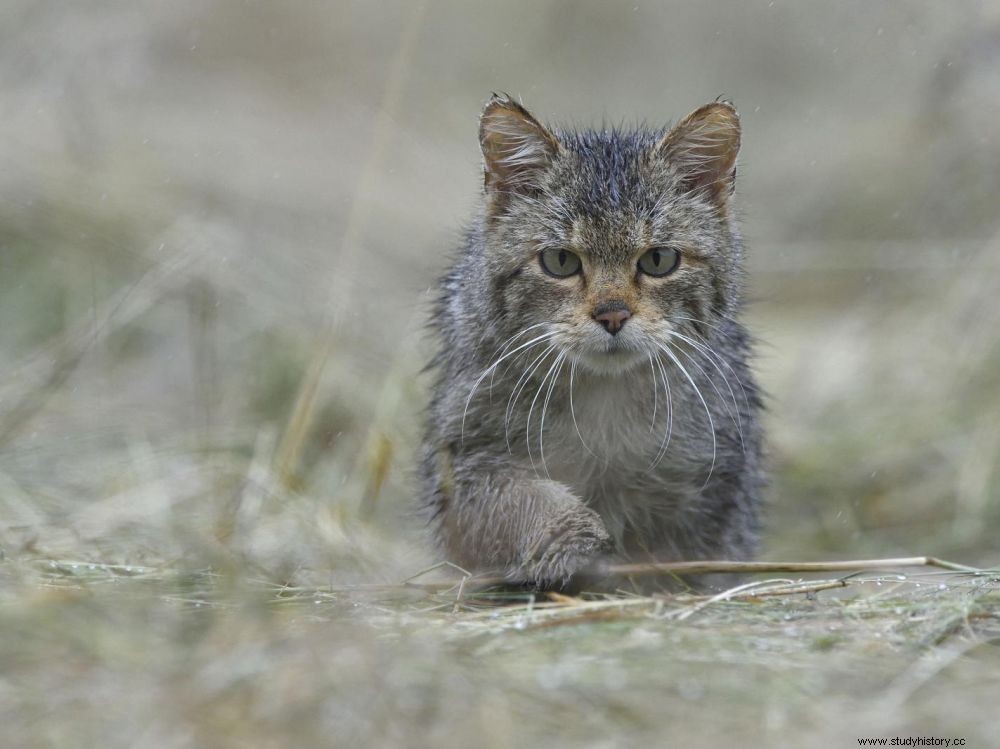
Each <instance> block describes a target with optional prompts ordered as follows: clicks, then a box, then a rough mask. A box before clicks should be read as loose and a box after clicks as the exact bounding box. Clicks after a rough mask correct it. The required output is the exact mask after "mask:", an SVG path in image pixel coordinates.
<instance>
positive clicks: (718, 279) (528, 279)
mask: <svg viewBox="0 0 1000 749" xmlns="http://www.w3.org/2000/svg"><path fill="white" fill-rule="evenodd" d="M479 135H480V144H481V147H482V151H483V158H484V172H485V197H486V213H485V216H486V218H485V224H484V228H483V232H484V240H485V253H484V256H483V257H482V258H481V262H483V263H485V265H486V270H487V272H488V274H489V276H490V278H491V280H492V282H493V285H494V288H495V289H496V290H497V293H498V295H499V303H500V304H501V306H502V308H503V309H502V315H501V317H502V319H503V321H504V322H503V327H504V331H505V332H506V333H507V335H513V334H516V333H518V331H519V330H524V331H526V332H525V333H524V334H523V335H524V336H526V337H525V338H524V339H523V340H528V339H529V338H531V337H534V336H536V335H542V334H545V335H546V336H547V337H546V339H545V341H546V342H547V343H550V344H555V345H556V346H557V347H558V350H559V351H561V352H565V353H566V354H567V356H568V357H571V358H572V360H573V361H576V362H579V363H580V365H581V366H582V367H584V368H585V369H587V370H590V371H592V372H595V373H601V374H616V373H620V372H623V371H626V370H628V369H630V368H632V367H634V366H638V365H640V364H643V363H646V362H647V361H648V360H649V358H650V355H653V356H654V357H657V358H658V355H659V354H660V353H661V352H662V348H663V347H664V346H667V347H669V346H671V344H672V343H676V342H677V341H678V339H677V337H676V336H677V335H686V336H689V337H690V336H691V334H692V333H693V334H696V335H704V334H706V332H707V331H708V330H711V329H712V328H713V326H717V325H718V324H719V323H720V322H721V320H722V319H723V318H724V317H725V316H727V314H730V313H731V311H732V309H733V307H734V306H735V305H736V304H737V302H738V295H739V288H740V274H741V270H740V265H741V250H740V242H739V239H738V237H737V235H736V234H735V230H734V229H733V227H732V221H731V218H730V206H729V198H730V195H731V193H732V190H733V181H734V179H735V165H736V155H737V153H738V151H739V146H740V123H739V116H738V115H737V113H736V110H735V109H734V108H733V106H732V105H731V104H729V103H727V102H722V101H719V102H714V103H711V104H707V105H705V106H703V107H701V108H699V109H697V110H695V111H694V112H692V113H691V114H689V115H688V116H687V117H685V118H684V119H683V120H681V122H680V123H678V124H677V125H676V126H675V127H673V128H672V129H669V130H666V129H663V130H657V131H652V130H646V129H642V128H639V129H636V130H631V131H626V130H620V129H605V130H596V131H579V132H576V131H551V130H549V129H547V128H546V127H544V126H543V125H542V124H541V123H540V122H538V120H536V119H535V118H534V117H533V116H532V115H531V114H530V113H529V112H528V111H527V110H526V109H524V108H523V107H522V106H520V105H519V104H517V103H516V102H514V101H512V100H511V99H510V98H508V97H500V96H494V97H493V99H491V100H490V102H489V103H488V104H487V105H486V108H485V109H484V111H483V114H482V118H481V121H480V131H479ZM529 326H535V327H533V328H529ZM671 336H673V338H671Z"/></svg>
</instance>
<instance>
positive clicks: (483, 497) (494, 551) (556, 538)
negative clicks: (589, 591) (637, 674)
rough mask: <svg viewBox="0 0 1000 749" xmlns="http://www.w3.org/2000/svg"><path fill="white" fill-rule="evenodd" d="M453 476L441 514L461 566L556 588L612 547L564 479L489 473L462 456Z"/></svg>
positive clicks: (508, 469) (499, 470)
mask: <svg viewBox="0 0 1000 749" xmlns="http://www.w3.org/2000/svg"><path fill="white" fill-rule="evenodd" d="M475 463H480V461H475ZM450 478H451V481H448V482H446V486H444V487H443V489H442V490H443V491H446V492H447V496H442V497H441V498H440V499H441V500H442V503H441V504H440V505H439V507H440V512H439V518H438V519H439V522H440V530H441V536H442V540H443V542H444V546H445V548H446V550H447V552H448V555H449V558H451V559H452V560H453V561H455V562H456V563H458V564H461V565H463V566H469V567H472V568H473V569H476V570H492V571H496V572H500V573H501V574H503V575H504V576H505V577H506V578H507V579H508V580H510V581H511V582H517V583H528V584H532V585H536V586H538V587H540V588H552V587H561V586H564V585H566V584H567V583H568V582H569V580H570V578H571V577H572V576H573V574H574V573H576V572H577V571H580V570H582V569H583V568H584V567H586V566H587V565H588V564H589V563H591V562H594V561H596V560H597V559H598V558H599V557H600V556H601V554H602V553H604V552H607V551H610V548H611V539H610V537H609V535H608V532H607V530H606V529H605V527H604V523H603V522H602V521H601V518H600V517H599V516H598V515H597V513H596V512H594V511H593V510H591V509H589V508H587V507H586V506H585V505H584V504H583V502H581V501H580V499H579V498H578V497H576V496H575V495H574V494H573V493H572V492H571V491H570V490H569V489H568V488H567V487H566V486H565V485H563V484H561V483H559V482H556V481H550V480H546V479H540V478H537V477H535V476H533V475H530V474H528V473H526V472H525V471H523V470H522V469H519V468H516V467H513V466H504V467H499V466H496V465H491V466H489V467H488V468H486V469H485V470H484V466H482V465H481V464H480V465H464V466H463V465H462V464H461V463H460V462H459V461H456V464H455V466H454V470H453V472H452V475H451V476H450Z"/></svg>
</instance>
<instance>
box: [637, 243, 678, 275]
mask: <svg viewBox="0 0 1000 749" xmlns="http://www.w3.org/2000/svg"><path fill="white" fill-rule="evenodd" d="M680 262H681V253H679V252H678V251H677V250H671V249H670V248H668V247H654V248H653V249H651V250H649V251H648V252H645V253H643V255H642V257H640V258H639V270H641V271H642V272H643V273H645V274H646V275H647V276H657V277H661V276H666V275H669V274H671V273H673V272H674V271H675V270H677V266H678V265H680Z"/></svg>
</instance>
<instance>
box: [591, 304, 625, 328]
mask: <svg viewBox="0 0 1000 749" xmlns="http://www.w3.org/2000/svg"><path fill="white" fill-rule="evenodd" d="M630 317H632V312H631V311H630V310H629V308H628V307H627V306H626V305H625V303H624V302H605V303H603V304H599V305H597V308H596V309H595V310H594V319H595V320H597V322H599V323H600V324H601V325H603V326H604V329H605V330H606V331H608V332H609V333H610V334H611V335H615V334H616V333H617V332H618V331H619V330H621V329H622V326H623V325H625V321H626V320H628V319H629V318H630Z"/></svg>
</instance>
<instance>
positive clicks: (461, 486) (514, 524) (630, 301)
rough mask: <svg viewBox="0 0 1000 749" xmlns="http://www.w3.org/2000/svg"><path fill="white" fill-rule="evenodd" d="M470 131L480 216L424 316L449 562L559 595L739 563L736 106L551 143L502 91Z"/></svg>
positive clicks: (742, 433) (435, 466)
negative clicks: (480, 175)
mask: <svg viewBox="0 0 1000 749" xmlns="http://www.w3.org/2000/svg"><path fill="white" fill-rule="evenodd" d="M479 140H480V146H481V149H482V154H483V161H484V189H483V200H482V205H481V209H480V210H479V212H478V214H477V215H476V217H475V219H474V221H473V223H472V225H471V228H469V230H468V231H467V234H466V237H465V241H464V244H463V246H462V247H461V249H460V251H459V252H458V254H457V256H456V257H455V259H454V263H453V265H452V267H451V269H450V270H449V271H448V273H447V274H446V275H445V277H444V278H443V279H442V281H441V285H440V296H439V299H438V302H437V305H436V308H435V311H434V315H433V318H432V322H431V325H432V327H433V329H434V330H435V332H436V333H437V336H438V338H439V343H440V348H439V352H438V354H437V356H436V359H435V360H434V362H433V364H432V366H433V369H434V371H435V372H436V378H437V379H436V383H435V387H434V391H433V398H432V402H431V406H430V410H429V416H428V424H427V432H426V439H425V443H424V445H423V455H422V474H423V482H424V490H423V501H424V504H425V506H426V508H427V509H428V510H429V512H430V515H431V517H432V522H433V525H434V527H435V529H436V532H437V536H438V538H439V541H440V543H441V545H442V547H443V550H444V552H445V553H446V555H447V557H448V559H449V560H451V561H452V562H454V563H456V564H459V565H461V566H463V567H465V568H467V569H472V570H477V571H493V572H499V573H501V574H503V575H504V576H505V577H506V578H507V579H508V580H510V581H511V582H514V583H524V584H528V585H532V586H537V587H540V588H553V587H561V586H564V585H566V584H568V583H570V581H571V580H572V579H573V576H574V575H575V574H576V573H579V572H582V571H585V570H588V569H593V568H594V563H596V562H598V561H601V560H628V561H645V560H652V559H656V560H682V559H684V560H686V559H713V558H714V559H721V558H726V559H746V558H748V557H750V556H751V555H752V554H753V552H754V548H755V544H756V538H757V533H758V508H759V504H760V494H761V489H762V486H763V480H764V478H763V471H762V468H761V437H762V435H761V428H760V423H759V412H760V408H761V397H760V394H759V391H758V388H757V385H756V384H755V381H754V378H753V376H752V373H751V371H750V370H749V367H748V358H749V356H750V345H749V339H748V335H747V333H746V331H745V329H744V328H743V326H742V325H741V323H740V322H738V317H739V314H740V311H741V306H742V301H741V300H742V285H743V283H742V282H743V244H742V241H741V238H740V234H739V231H738V228H737V227H736V225H735V221H734V218H733V211H732V206H731V201H732V193H733V188H734V181H735V177H736V157H737V153H738V151H739V147H740V122H739V117H738V115H737V113H736V110H735V109H734V108H733V106H732V105H731V104H729V103H728V102H724V101H716V102H713V103H710V104H707V105H705V106H703V107H701V108H699V109H697V110H695V111H694V112H692V113H691V114H689V115H688V116H687V117H685V118H684V119H683V120H681V121H680V122H679V123H678V124H677V125H676V126H675V127H673V128H671V129H663V130H648V129H643V128H639V129H634V130H622V129H611V130H608V129H604V130H586V131H568V130H566V131H563V130H551V129H549V128H546V127H545V126H543V125H542V124H541V123H540V122H539V121H538V120H536V119H535V118H534V117H533V116H532V115H531V114H530V113H529V112H528V111H527V110H526V109H524V108H523V107H522V106H521V105H520V104H518V103H516V102H515V101H513V100H511V99H510V98H509V97H505V96H494V97H493V98H492V99H491V100H490V101H489V103H488V104H487V105H486V107H485V109H484V111H483V113H482V117H481V120H480V131H479Z"/></svg>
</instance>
